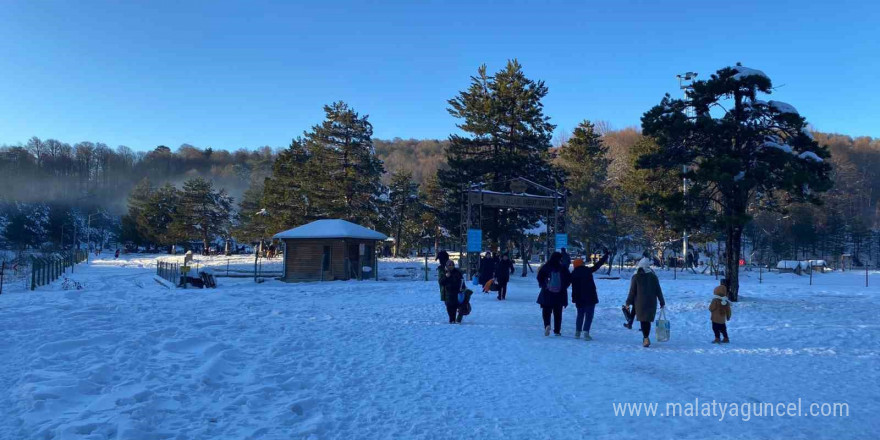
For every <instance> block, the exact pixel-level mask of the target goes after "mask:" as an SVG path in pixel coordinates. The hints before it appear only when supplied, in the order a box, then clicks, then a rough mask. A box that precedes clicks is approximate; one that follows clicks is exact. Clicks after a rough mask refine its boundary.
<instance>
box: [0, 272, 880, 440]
mask: <svg viewBox="0 0 880 440" xmlns="http://www.w3.org/2000/svg"><path fill="white" fill-rule="evenodd" d="M224 258H225V257H223V258H220V257H218V258H214V259H210V260H211V261H208V260H205V261H203V262H201V263H200V264H205V265H208V266H213V267H215V273H217V272H216V271H219V270H220V267H222V266H224V265H225V264H226V262H225V261H221V260H223V259H224ZM238 260H241V261H240V262H238ZM235 261H237V262H238V263H239V264H240V265H242V266H244V265H246V264H247V259H246V256H242V257H236V260H235ZM154 262H155V257H153V256H131V257H126V258H124V259H121V260H119V261H112V260H98V261H93V262H92V263H91V265H90V266H88V267H87V266H85V265H80V266H78V267H77V268H76V272H75V273H74V274H73V275H72V276H70V278H71V279H73V280H76V281H78V282H80V283H81V284H82V286H83V289H82V290H63V289H62V287H61V285H62V282H61V280H59V281H57V282H55V283H54V284H52V285H50V286H46V287H43V288H39V289H37V290H36V291H34V292H29V291H25V290H24V289H12V290H11V291H9V292H6V293H4V294H3V295H2V296H0V328H2V330H0V335H2V338H0V386H2V389H3V390H6V392H4V393H3V394H2V395H0V412H2V414H3V416H2V417H0V439H250V438H266V439H282V438H283V439H291V438H292V439H384V438H394V439H410V438H413V439H454V438H479V439H483V438H489V439H502V438H504V439H513V438H517V439H518V438H527V439H543V438H549V439H554V440H557V439H582V438H607V439H621V438H624V439H625V438H639V439H649V438H650V439H656V438H693V439H707V438H718V439H753V438H789V439H817V438H828V439H876V438H880V419H878V418H877V417H876V414H877V411H878V410H880V362H878V361H880V325H878V310H880V298H878V293H880V274H876V273H875V274H872V275H871V284H872V287H871V288H865V287H864V273H863V272H862V273H859V272H847V273H834V274H823V275H817V276H816V277H814V285H813V286H809V285H808V283H809V280H808V278H807V277H797V276H795V275H778V274H764V276H765V278H764V283H763V284H759V283H758V280H757V274H756V273H744V274H743V276H744V287H743V291H742V296H743V298H742V301H741V302H739V303H737V304H735V305H734V312H733V320H732V321H731V322H730V323H729V329H730V336H731V340H732V343H731V344H729V345H722V346H718V345H712V344H710V343H709V342H710V341H711V339H712V337H713V335H712V332H711V329H710V324H709V312H708V310H706V307H707V305H708V301H709V299H710V297H711V291H712V287H713V286H714V285H715V280H714V278H712V277H706V276H696V275H689V276H687V277H685V279H682V276H681V274H679V279H678V280H673V279H672V273H671V272H668V273H667V272H661V278H662V280H661V282H662V285H663V288H664V292H665V295H666V298H667V303H668V311H669V314H668V317H669V319H670V321H671V324H672V339H671V341H669V342H666V343H659V342H654V344H653V345H652V347H651V348H649V349H644V348H642V347H641V345H640V344H641V338H640V335H639V334H638V332H637V331H636V330H627V329H625V328H623V327H622V325H621V324H622V315H621V312H620V305H621V304H622V303H623V302H624V298H625V293H626V291H627V287H628V275H627V274H626V273H625V272H624V274H623V279H620V280H597V284H598V288H599V295H600V304H599V306H598V308H597V312H596V319H595V322H594V325H593V330H592V335H593V337H594V338H595V340H594V341H591V342H585V341H583V340H576V339H574V338H573V332H574V315H575V313H574V308H573V307H569V308H568V309H567V310H566V312H565V319H564V322H563V334H564V336H563V337H553V336H551V337H544V336H543V331H542V324H541V317H540V310H539V308H538V306H537V305H536V304H535V297H536V295H537V290H536V287H535V282H534V279H533V278H532V277H529V278H520V277H519V276H518V274H519V273H518V272H517V274H516V275H515V276H514V278H513V281H512V285H511V288H510V291H509V293H508V300H507V301H505V302H498V301H496V300H495V297H494V295H484V294H475V295H474V298H473V313H472V314H471V315H470V316H468V317H466V318H465V322H464V324H463V325H460V326H457V325H449V324H447V323H446V320H447V318H446V315H445V310H444V307H443V305H442V304H441V303H440V302H439V294H438V289H437V287H436V282H434V281H431V282H427V283H426V282H425V281H419V279H420V277H424V272H420V271H419V268H420V267H423V264H424V263H423V261H406V260H397V261H383V262H382V263H381V265H380V276H381V277H383V278H384V279H388V280H389V281H378V282H377V281H362V282H357V281H351V282H329V283H307V284H284V283H281V282H278V281H267V282H265V283H262V284H260V285H255V284H254V283H253V280H252V279H248V278H225V277H224V278H220V279H219V280H218V283H219V287H218V288H217V289H206V290H199V289H187V290H183V289H168V288H166V287H164V286H163V285H161V284H160V283H159V282H157V281H156V280H155V279H154V273H155V269H154V268H155V264H154ZM250 264H251V265H252V264H253V260H250ZM276 264H278V263H276ZM232 265H233V262H232V261H230V266H232ZM251 267H252V266H251ZM432 267H433V265H432ZM411 268H415V269H411ZM517 269H519V268H517ZM265 270H267V267H266V265H264V271H265ZM412 272H414V273H415V275H412V274H411V273H412ZM616 273H617V271H616V270H615V272H614V274H615V275H616ZM395 274H398V275H400V276H395ZM404 274H405V275H404ZM695 399H699V403H701V404H702V403H705V402H711V401H713V400H714V401H716V402H718V403H731V404H737V405H739V404H743V403H758V402H772V403H774V404H775V403H789V402H794V403H797V402H798V399H801V401H802V405H803V408H804V411H806V410H807V407H808V405H809V404H810V403H846V404H848V407H849V416H848V417H808V416H801V417H788V416H785V417H766V416H764V417H758V416H754V417H751V418H749V420H747V421H746V420H743V418H742V417H732V416H727V417H725V418H724V420H721V421H719V418H720V415H716V416H697V417H684V416H681V417H669V416H666V417H663V416H662V415H661V414H659V413H660V412H663V410H664V409H665V405H666V404H667V403H681V404H686V403H689V402H691V403H692V402H694V401H695ZM624 402H631V403H639V402H643V403H647V404H650V403H659V404H660V410H658V415H656V416H653V417H647V416H645V415H644V414H642V415H641V416H615V411H614V407H613V404H614V403H624Z"/></svg>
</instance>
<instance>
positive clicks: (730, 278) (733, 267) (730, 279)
mask: <svg viewBox="0 0 880 440" xmlns="http://www.w3.org/2000/svg"><path fill="white" fill-rule="evenodd" d="M725 244H726V246H725V247H724V257H725V260H726V261H725V268H724V272H725V273H724V276H725V277H726V278H727V286H728V291H727V297H728V298H729V299H730V300H731V301H738V300H739V259H740V250H741V249H742V227H740V226H728V227H727V240H726V243H725Z"/></svg>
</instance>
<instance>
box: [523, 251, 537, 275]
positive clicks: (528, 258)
mask: <svg viewBox="0 0 880 440" xmlns="http://www.w3.org/2000/svg"><path fill="white" fill-rule="evenodd" d="M522 262H523V263H522V264H523V270H522V276H523V277H526V276H528V274H529V272H531V273H535V270H534V269H532V264H531V262H532V247H531V245H530V246H529V247H528V248H527V249H525V250H524V251H523V257H522Z"/></svg>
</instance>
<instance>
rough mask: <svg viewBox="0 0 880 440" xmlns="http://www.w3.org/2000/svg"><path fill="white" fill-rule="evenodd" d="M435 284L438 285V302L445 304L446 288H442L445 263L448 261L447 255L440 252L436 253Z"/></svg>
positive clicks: (444, 252)
mask: <svg viewBox="0 0 880 440" xmlns="http://www.w3.org/2000/svg"><path fill="white" fill-rule="evenodd" d="M437 261H438V262H439V263H440V264H439V265H437V284H439V285H440V301H443V302H446V287H444V286H443V278H444V277H445V274H446V262H447V261H449V253H448V252H446V251H440V252H438V253H437Z"/></svg>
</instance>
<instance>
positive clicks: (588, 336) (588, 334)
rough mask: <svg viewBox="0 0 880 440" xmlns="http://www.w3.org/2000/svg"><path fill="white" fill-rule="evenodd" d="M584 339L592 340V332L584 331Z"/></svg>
mask: <svg viewBox="0 0 880 440" xmlns="http://www.w3.org/2000/svg"><path fill="white" fill-rule="evenodd" d="M584 340H585V341H592V340H593V338H592V336H590V332H586V333H584Z"/></svg>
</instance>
